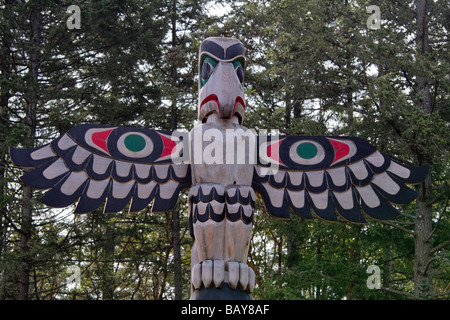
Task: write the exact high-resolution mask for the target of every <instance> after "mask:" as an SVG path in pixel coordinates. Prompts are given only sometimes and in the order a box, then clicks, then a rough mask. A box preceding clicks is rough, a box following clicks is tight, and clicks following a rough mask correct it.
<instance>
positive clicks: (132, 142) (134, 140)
mask: <svg viewBox="0 0 450 320" xmlns="http://www.w3.org/2000/svg"><path fill="white" fill-rule="evenodd" d="M124 144H125V147H126V148H127V149H128V150H130V151H132V152H139V151H142V150H143V149H144V148H145V145H146V143H145V139H144V138H142V137H141V136H140V135H137V134H130V135H128V136H127V137H126V138H125V141H124Z"/></svg>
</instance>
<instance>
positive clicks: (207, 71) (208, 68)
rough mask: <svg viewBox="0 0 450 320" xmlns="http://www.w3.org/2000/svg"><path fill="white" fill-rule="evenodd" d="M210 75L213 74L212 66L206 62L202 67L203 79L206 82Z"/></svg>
mask: <svg viewBox="0 0 450 320" xmlns="http://www.w3.org/2000/svg"><path fill="white" fill-rule="evenodd" d="M210 73H211V65H210V64H209V63H207V62H204V63H203V66H202V79H203V80H206V78H208V77H209V74H210Z"/></svg>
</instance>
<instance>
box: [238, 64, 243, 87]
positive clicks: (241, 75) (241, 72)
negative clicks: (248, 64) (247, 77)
mask: <svg viewBox="0 0 450 320" xmlns="http://www.w3.org/2000/svg"><path fill="white" fill-rule="evenodd" d="M236 74H237V76H238V78H239V81H240V82H241V83H242V82H244V69H243V68H242V66H239V67H237V68H236Z"/></svg>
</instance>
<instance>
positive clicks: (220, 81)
mask: <svg viewBox="0 0 450 320" xmlns="http://www.w3.org/2000/svg"><path fill="white" fill-rule="evenodd" d="M244 66H245V48H244V46H243V44H242V43H241V42H239V41H238V40H236V39H232V38H207V39H206V40H204V41H203V42H202V44H201V46H200V56H199V100H198V101H199V102H198V119H199V120H200V121H202V122H206V119H207V118H208V116H209V115H210V114H211V113H214V112H216V113H217V114H218V115H219V117H221V118H226V119H231V118H233V117H234V116H236V117H237V118H238V119H239V123H240V124H242V121H243V119H244V113H245V96H244Z"/></svg>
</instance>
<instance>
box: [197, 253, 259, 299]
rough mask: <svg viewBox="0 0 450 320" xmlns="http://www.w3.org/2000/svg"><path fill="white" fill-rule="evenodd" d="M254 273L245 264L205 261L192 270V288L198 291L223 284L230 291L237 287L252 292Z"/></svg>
mask: <svg viewBox="0 0 450 320" xmlns="http://www.w3.org/2000/svg"><path fill="white" fill-rule="evenodd" d="M255 278H256V277H255V272H254V271H253V270H252V268H250V267H249V266H248V265H247V264H245V263H242V262H241V263H239V262H235V261H224V260H205V261H202V262H200V263H198V264H196V265H195V266H194V267H193V268H192V279H191V280H192V281H191V283H192V286H193V289H194V290H200V288H201V286H202V284H203V285H204V286H205V288H209V287H211V286H212V285H213V284H214V286H215V287H216V288H220V287H221V286H222V285H223V283H224V282H226V283H228V285H229V286H230V287H231V288H232V289H236V288H237V286H239V287H240V288H241V289H242V290H244V291H248V292H252V291H253V289H254V288H255Z"/></svg>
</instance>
